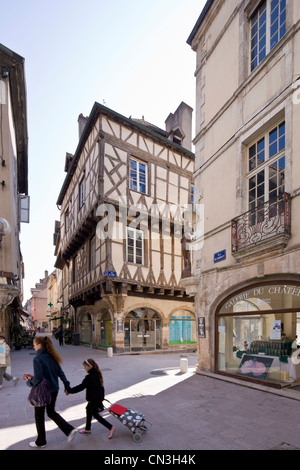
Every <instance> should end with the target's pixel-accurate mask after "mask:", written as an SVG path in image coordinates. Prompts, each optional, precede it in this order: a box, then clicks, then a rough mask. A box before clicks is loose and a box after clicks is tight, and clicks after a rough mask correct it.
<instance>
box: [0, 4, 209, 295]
mask: <svg viewBox="0 0 300 470" xmlns="http://www.w3.org/2000/svg"><path fill="white" fill-rule="evenodd" d="M204 4H205V0H185V1H184V2H182V1H179V0H151V2H150V1H146V0H140V1H138V0H126V1H125V0H123V1H122V0H109V1H107V0H85V1H83V0H81V1H79V0H59V1H58V0H51V1H50V0H49V1H48V0H11V2H7V1H4V0H0V7H1V9H0V11H1V29H0V42H1V43H2V44H4V45H5V46H6V47H8V48H9V49H12V50H13V51H14V52H16V53H18V54H19V55H21V56H22V57H24V58H25V73H26V82H27V105H28V109H27V114H28V133H29V195H30V198H31V213H30V224H22V226H21V251H22V254H23V259H24V263H25V279H24V300H27V299H28V298H29V297H30V288H31V287H34V286H35V283H36V282H38V281H39V279H40V278H42V277H44V271H45V270H48V271H49V273H51V272H52V271H53V270H54V263H55V258H54V245H53V232H54V223H55V220H59V217H60V213H59V210H58V209H57V207H56V201H57V197H58V195H59V191H60V188H61V186H62V183H63V181H64V178H65V173H64V162H65V155H66V152H70V153H74V152H75V150H76V146H77V142H78V124H77V119H78V116H79V114H80V113H83V114H84V115H88V114H89V113H90V111H91V109H92V106H93V104H94V102H95V101H97V102H99V103H102V104H105V105H106V106H108V107H109V108H111V109H113V110H115V111H117V112H118V113H120V114H123V115H124V116H126V117H129V116H132V117H135V118H141V117H142V116H144V117H145V119H146V120H147V121H150V122H152V123H153V124H155V125H157V126H160V127H162V128H164V127H165V119H166V118H167V117H168V115H169V113H170V112H174V111H175V110H176V108H177V107H178V105H179V104H180V103H181V101H184V102H186V103H187V104H188V105H190V106H191V107H192V108H193V109H195V86H196V83H195V77H194V71H195V67H196V55H195V52H193V51H192V50H191V48H190V46H189V45H188V44H187V43H186V40H187V38H188V36H189V34H190V32H191V31H192V29H193V27H194V25H195V23H196V21H197V19H198V17H199V15H200V13H201V11H202V8H203V6H204Z"/></svg>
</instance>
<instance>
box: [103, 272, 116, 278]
mask: <svg viewBox="0 0 300 470" xmlns="http://www.w3.org/2000/svg"><path fill="white" fill-rule="evenodd" d="M103 276H104V277H117V273H116V271H104V274H103Z"/></svg>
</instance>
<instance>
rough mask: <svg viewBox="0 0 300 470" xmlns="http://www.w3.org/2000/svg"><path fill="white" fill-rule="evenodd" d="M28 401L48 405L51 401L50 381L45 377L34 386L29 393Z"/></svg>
mask: <svg viewBox="0 0 300 470" xmlns="http://www.w3.org/2000/svg"><path fill="white" fill-rule="evenodd" d="M28 401H29V403H30V404H31V405H33V406H46V405H49V403H50V401H51V393H50V386H49V382H48V380H46V379H43V380H42V381H41V382H39V383H38V384H37V385H35V386H34V387H32V389H31V390H30V393H29V395H28Z"/></svg>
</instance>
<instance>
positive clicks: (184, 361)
mask: <svg viewBox="0 0 300 470" xmlns="http://www.w3.org/2000/svg"><path fill="white" fill-rule="evenodd" d="M187 371H188V360H187V359H186V358H181V359H180V372H181V373H182V374H185V373H186V372H187Z"/></svg>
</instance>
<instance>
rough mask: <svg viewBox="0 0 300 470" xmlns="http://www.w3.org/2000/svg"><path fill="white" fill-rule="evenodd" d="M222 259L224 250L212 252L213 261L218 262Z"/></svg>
mask: <svg viewBox="0 0 300 470" xmlns="http://www.w3.org/2000/svg"><path fill="white" fill-rule="evenodd" d="M224 259H226V250H222V251H218V253H215V254H214V263H219V262H220V261H224Z"/></svg>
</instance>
